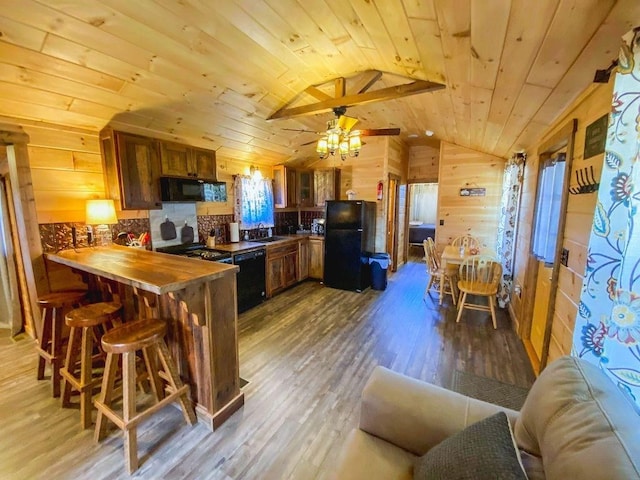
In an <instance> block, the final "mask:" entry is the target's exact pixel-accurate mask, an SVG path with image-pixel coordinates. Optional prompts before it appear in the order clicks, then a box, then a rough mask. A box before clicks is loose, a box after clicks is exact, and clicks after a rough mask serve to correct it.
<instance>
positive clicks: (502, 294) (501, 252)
mask: <svg viewBox="0 0 640 480" xmlns="http://www.w3.org/2000/svg"><path fill="white" fill-rule="evenodd" d="M526 158H527V156H526V155H525V154H524V153H517V154H515V155H513V156H512V157H511V158H510V159H509V160H508V161H507V164H506V165H505V168H504V177H503V180H502V202H501V208H500V220H499V221H498V241H497V242H496V245H497V254H498V258H499V259H500V262H501V263H502V281H501V282H500V289H499V290H498V304H499V305H500V307H502V308H504V307H506V306H507V304H508V303H509V295H510V294H511V288H512V286H513V257H514V254H515V247H516V228H517V225H518V212H519V211H520V193H521V191H522V179H523V175H524V162H525V160H526Z"/></svg>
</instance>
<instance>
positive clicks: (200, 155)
mask: <svg viewBox="0 0 640 480" xmlns="http://www.w3.org/2000/svg"><path fill="white" fill-rule="evenodd" d="M160 160H161V164H162V175H167V176H171V177H187V178H198V179H202V180H213V181H215V180H216V152H215V151H213V150H206V149H204V148H196V147H190V146H187V145H182V144H180V143H174V142H161V150H160Z"/></svg>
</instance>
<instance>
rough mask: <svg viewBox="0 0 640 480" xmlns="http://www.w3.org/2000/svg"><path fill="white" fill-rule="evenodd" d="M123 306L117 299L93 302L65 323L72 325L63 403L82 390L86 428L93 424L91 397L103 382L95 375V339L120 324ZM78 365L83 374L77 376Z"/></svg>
mask: <svg viewBox="0 0 640 480" xmlns="http://www.w3.org/2000/svg"><path fill="white" fill-rule="evenodd" d="M121 315H122V305H121V304H119V303H117V302H100V303H92V304H90V305H86V306H84V307H80V308H77V309H75V310H72V311H70V312H69V313H68V314H67V316H66V318H65V322H66V324H67V326H68V327H70V328H71V331H70V333H69V345H68V347H67V357H66V360H65V364H64V368H62V369H60V375H61V376H62V384H63V388H62V406H63V407H68V406H69V405H70V404H71V402H70V400H71V390H72V389H73V390H76V391H78V392H80V424H81V425H82V428H89V427H90V426H91V423H92V422H91V397H92V392H93V388H94V386H96V385H99V384H100V381H101V377H96V378H94V375H93V363H94V339H96V340H98V341H99V339H100V338H101V336H102V335H103V334H104V333H105V332H106V331H107V330H108V329H110V328H113V326H114V325H118V324H120V319H121ZM78 366H79V367H80V375H79V376H78V375H77V369H78Z"/></svg>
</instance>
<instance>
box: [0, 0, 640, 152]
mask: <svg viewBox="0 0 640 480" xmlns="http://www.w3.org/2000/svg"><path fill="white" fill-rule="evenodd" d="M0 5H1V6H2V8H1V11H0V34H1V36H0V121H12V120H15V119H23V120H28V121H45V122H49V123H56V124H63V125H69V126H74V127H82V128H88V129H91V130H99V129H101V128H102V127H104V126H105V125H106V124H108V123H111V124H113V125H115V126H116V127H117V128H121V129H125V130H128V131H131V132H138V133H143V134H147V135H155V136H161V137H165V138H175V139H176V140H179V141H185V142H188V143H192V144H196V145H200V146H203V147H207V148H213V149H216V150H217V152H218V156H219V157H221V158H225V157H226V158H236V159H241V160H247V161H252V162H253V161H255V162H258V163H265V164H277V163H283V162H289V161H294V160H295V159H305V158H309V157H312V156H314V155H315V153H314V146H313V145H310V146H307V147H300V145H301V144H303V143H305V142H309V141H311V140H313V139H314V138H315V136H314V134H313V133H311V134H310V133H296V132H290V131H285V130H282V129H283V128H303V129H311V130H323V129H324V128H325V126H326V121H327V120H330V119H331V118H332V115H331V114H328V113H324V114H317V115H312V116H304V117H296V118H292V119H286V120H277V121H270V122H268V121H266V119H267V118H268V117H269V116H270V115H271V114H273V113H274V112H275V111H277V110H278V109H280V108H282V107H283V106H284V105H286V104H287V103H289V102H291V101H292V100H293V99H295V98H296V96H297V95H298V94H299V93H300V92H302V91H304V90H305V89H307V88H308V87H310V86H313V85H321V84H323V83H325V82H328V81H330V80H332V79H334V78H337V77H346V78H350V77H353V76H355V78H356V79H357V74H358V73H359V72H364V71H367V70H380V71H383V72H385V73H384V74H383V75H382V76H381V78H380V79H379V80H378V81H377V82H376V84H375V85H373V86H372V87H371V90H375V89H379V88H384V87H388V86H393V85H397V84H398V83H403V82H406V80H405V79H403V78H401V77H411V78H413V79H421V80H429V81H433V82H440V83H444V84H445V85H446V88H445V89H442V90H438V91H435V92H430V93H422V94H419V95H414V96H410V97H405V98H401V99H397V100H389V101H384V102H377V103H369V104H366V105H362V106H357V107H351V108H350V109H349V110H348V112H347V114H348V115H351V116H356V117H357V118H359V120H360V123H359V124H358V126H360V127H362V128H386V127H400V128H401V137H402V138H403V139H405V140H406V141H408V142H410V143H411V142H416V141H417V142H419V141H420V139H423V138H424V131H425V130H427V129H429V130H433V131H434V132H435V137H434V138H436V139H440V140H446V141H447V142H451V143H455V144H458V145H462V146H465V147H470V148H473V149H476V150H479V151H483V152H488V153H492V154H494V155H498V156H502V157H506V156H508V155H509V154H510V153H511V152H512V151H514V150H519V149H526V148H527V147H528V146H530V145H531V144H532V142H533V141H534V140H535V139H536V137H538V136H539V135H540V134H541V133H542V132H543V131H544V129H545V128H546V127H547V126H548V125H549V124H550V123H551V122H552V121H553V120H554V119H555V118H556V117H557V116H558V115H559V113H560V112H562V110H563V109H564V108H565V107H566V106H567V105H568V104H569V103H570V102H571V101H572V100H573V99H575V98H576V96H577V95H578V94H579V93H580V92H581V91H582V90H584V89H585V88H586V87H588V86H589V85H590V84H591V82H592V79H593V74H594V72H595V70H596V69H602V68H606V67H607V66H608V65H609V64H610V62H611V61H612V60H613V58H615V57H616V56H617V51H618V47H619V45H620V36H621V35H623V34H624V33H625V32H627V31H628V30H630V29H631V28H633V26H635V25H634V22H637V21H638V19H640V2H638V0H618V1H615V0H537V1H535V2H531V1H529V0H491V1H486V0H402V1H400V0H213V1H212V0H182V1H177V0H154V1H151V0H137V1H131V0H38V1H36V0H2V2H1V3H0ZM355 81H356V80H353V82H354V83H355ZM348 85H349V80H347V88H348ZM306 101H307V102H308V103H311V102H314V101H317V99H314V98H312V97H311V96H308V97H307V100H306ZM409 135H412V136H413V135H418V139H417V140H412V137H409Z"/></svg>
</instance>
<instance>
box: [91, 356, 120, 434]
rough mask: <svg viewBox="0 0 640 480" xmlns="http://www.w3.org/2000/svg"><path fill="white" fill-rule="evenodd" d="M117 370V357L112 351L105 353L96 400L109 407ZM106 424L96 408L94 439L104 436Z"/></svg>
mask: <svg viewBox="0 0 640 480" xmlns="http://www.w3.org/2000/svg"><path fill="white" fill-rule="evenodd" d="M117 370H118V362H117V357H115V356H114V354H113V353H107V360H106V361H105V364H104V374H103V376H102V388H101V389H100V397H99V399H98V402H99V403H100V404H102V405H105V406H107V407H111V402H112V400H113V386H114V384H115V381H116V372H117ZM106 426H107V419H106V418H105V415H104V413H103V411H102V409H98V417H97V418H96V429H95V434H94V440H95V441H96V442H99V441H100V440H102V438H103V437H104V434H105V431H106Z"/></svg>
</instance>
